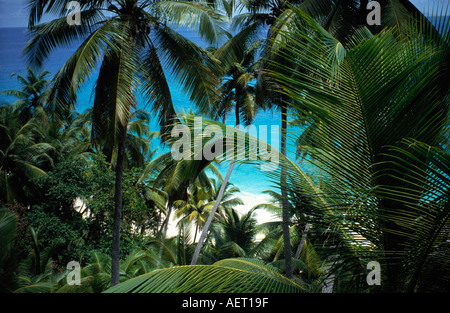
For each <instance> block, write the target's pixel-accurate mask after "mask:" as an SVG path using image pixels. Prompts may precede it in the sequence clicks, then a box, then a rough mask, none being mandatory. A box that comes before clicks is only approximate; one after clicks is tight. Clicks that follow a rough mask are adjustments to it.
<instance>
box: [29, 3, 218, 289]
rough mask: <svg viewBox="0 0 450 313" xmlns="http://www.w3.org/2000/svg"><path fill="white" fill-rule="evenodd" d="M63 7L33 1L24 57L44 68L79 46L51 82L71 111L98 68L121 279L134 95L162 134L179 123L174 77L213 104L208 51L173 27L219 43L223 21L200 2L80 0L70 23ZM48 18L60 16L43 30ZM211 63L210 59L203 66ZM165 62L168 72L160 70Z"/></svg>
mask: <svg viewBox="0 0 450 313" xmlns="http://www.w3.org/2000/svg"><path fill="white" fill-rule="evenodd" d="M65 5H66V2H65V1H30V2H29V9H30V14H29V15H30V23H29V26H30V30H31V33H32V38H31V40H30V41H29V43H28V44H27V46H26V47H25V54H26V56H27V58H28V62H29V63H30V64H31V65H32V66H41V65H42V63H43V61H44V60H45V59H46V58H47V57H48V56H49V54H50V53H51V52H52V51H53V50H54V49H55V48H57V47H59V46H62V45H68V44H70V43H72V42H74V41H75V40H81V41H82V43H81V45H80V46H79V48H78V49H77V50H76V52H75V53H74V54H73V55H72V56H71V57H70V58H69V59H68V60H67V62H66V63H65V64H64V65H63V67H62V68H61V70H60V71H59V72H58V73H57V75H56V77H55V79H54V85H55V88H54V89H53V92H52V93H51V94H50V97H51V99H52V102H55V103H57V104H60V105H65V106H67V105H72V104H73V103H74V101H75V100H76V94H77V92H78V90H79V88H80V87H81V86H82V85H83V84H84V83H85V82H86V81H87V79H88V78H89V77H90V76H91V74H92V73H93V71H94V70H95V69H96V67H97V66H100V67H99V68H100V69H99V75H98V78H97V80H96V87H95V98H94V106H93V127H92V139H93V140H94V141H95V142H101V141H107V142H109V143H110V146H111V147H113V149H112V151H113V157H112V162H113V164H114V165H115V170H116V184H115V188H116V195H115V217H114V226H113V229H114V231H113V233H114V238H113V248H112V258H113V263H112V268H113V270H112V273H113V275H112V280H113V284H116V283H118V281H119V249H120V240H119V234H120V219H121V209H122V208H121V202H122V194H121V189H122V188H121V187H122V172H123V165H124V164H123V163H124V157H125V145H126V129H127V127H128V122H129V119H130V114H131V112H132V111H133V109H134V108H136V105H137V102H136V96H135V95H136V91H137V90H138V89H139V90H141V91H142V92H143V93H144V94H145V95H146V100H147V103H148V104H150V105H152V107H153V111H154V112H155V113H156V114H157V116H158V120H159V123H160V125H161V134H162V135H164V134H166V133H167V131H168V128H167V127H168V125H169V124H171V123H172V119H174V118H175V117H176V114H175V111H174V108H173V105H172V101H171V96H170V90H169V86H168V83H167V80H166V76H167V75H168V74H169V75H173V77H174V78H175V79H176V80H177V81H178V82H179V83H180V84H181V85H182V87H183V89H184V90H185V91H186V92H187V93H188V94H189V96H190V99H191V100H192V101H193V102H194V103H196V104H197V105H198V106H199V107H207V106H208V105H209V104H210V103H212V102H213V101H214V97H215V91H214V86H215V84H216V78H215V75H214V73H213V71H212V70H211V69H210V67H208V66H207V63H209V64H211V63H212V62H211V61H209V60H208V58H206V57H207V55H208V54H207V52H206V51H204V50H203V49H201V48H200V47H198V46H197V45H195V44H194V43H192V42H191V41H189V40H188V39H186V38H184V37H183V36H181V35H180V34H179V33H177V32H176V31H175V30H174V29H173V28H171V27H170V26H169V25H174V26H179V25H187V26H192V27H194V26H195V27H198V30H199V33H200V35H201V36H202V37H204V38H206V39H207V40H209V41H211V42H215V41H217V38H218V36H219V33H220V32H221V25H220V16H219V15H218V14H217V13H216V12H215V11H214V8H213V7H211V6H210V5H208V4H207V3H203V2H194V1H192V2H174V1H155V2H149V1H138V0H120V1H113V2H111V1H81V2H80V6H81V13H80V14H81V16H82V19H83V22H82V23H81V25H79V26H75V27H74V26H71V25H69V24H68V23H67V21H66V19H67V18H66V15H65V11H66V8H65ZM45 12H52V13H54V14H56V15H58V16H59V18H57V19H55V20H53V21H51V22H47V23H42V24H39V25H35V24H36V23H37V22H39V21H40V19H41V18H42V16H43V14H44V13H45ZM205 60H206V61H205ZM163 64H164V66H165V67H166V68H169V70H170V71H171V73H166V72H165V71H164V70H163Z"/></svg>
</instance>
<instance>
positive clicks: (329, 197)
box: [124, 9, 450, 292]
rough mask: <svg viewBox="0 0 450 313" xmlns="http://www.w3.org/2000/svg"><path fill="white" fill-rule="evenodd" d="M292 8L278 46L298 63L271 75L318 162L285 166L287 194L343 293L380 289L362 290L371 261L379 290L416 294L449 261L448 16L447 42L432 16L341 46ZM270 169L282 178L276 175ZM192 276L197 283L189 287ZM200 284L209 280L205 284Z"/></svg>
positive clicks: (170, 276) (169, 276)
mask: <svg viewBox="0 0 450 313" xmlns="http://www.w3.org/2000/svg"><path fill="white" fill-rule="evenodd" d="M293 13H294V14H295V15H296V16H297V17H298V19H297V20H296V22H295V24H294V27H292V28H288V29H286V30H285V31H283V32H281V33H280V34H281V35H282V36H283V40H280V41H279V42H277V44H279V46H280V47H282V48H285V50H279V51H278V52H279V55H280V56H281V57H283V58H286V59H288V61H289V62H291V63H292V64H297V66H296V67H291V68H289V69H290V71H291V72H292V73H293V75H285V73H284V72H283V70H286V68H285V66H284V65H283V64H282V63H275V62H274V63H273V64H272V65H274V68H275V69H276V68H277V67H280V71H275V70H274V71H272V72H271V73H270V74H271V76H272V78H273V79H274V80H275V81H276V82H277V83H278V84H279V86H280V88H282V90H283V92H284V93H286V94H287V95H288V96H289V97H291V98H292V99H293V100H295V101H293V106H294V107H295V109H296V111H294V112H300V113H301V114H305V113H307V114H309V116H310V118H309V125H307V126H308V127H307V128H306V130H305V132H304V134H303V135H302V141H301V142H302V144H303V147H302V149H303V151H304V152H305V153H307V156H308V158H307V160H308V162H309V164H310V165H311V166H313V165H315V167H313V168H311V169H310V170H309V171H308V172H305V171H304V170H302V169H301V168H300V167H299V165H298V164H296V162H293V161H291V160H289V159H286V160H285V164H286V172H287V174H288V175H287V177H286V178H287V189H288V190H292V191H293V194H298V193H299V192H300V193H301V194H302V196H303V197H305V198H306V199H307V200H308V203H309V204H310V205H311V204H312V205H313V206H312V208H311V207H309V208H308V212H305V213H308V214H309V217H310V222H311V223H312V225H313V227H312V231H310V232H309V235H308V237H309V242H312V243H314V245H315V248H316V249H317V251H316V252H317V253H318V255H319V257H320V258H322V259H324V260H327V268H329V269H331V270H332V271H333V273H334V275H335V282H336V284H335V286H337V287H339V288H340V289H339V290H341V291H345V290H347V291H348V290H351V291H355V290H357V291H371V289H372V290H374V289H373V288H374V287H371V286H368V285H367V283H366V276H367V269H366V264H367V263H368V262H369V261H372V260H379V261H383V268H382V272H383V273H384V274H383V275H386V276H383V277H384V278H383V279H385V280H386V283H383V285H382V287H379V288H383V290H387V291H394V290H395V291H404V290H414V288H416V286H421V284H424V283H426V282H427V281H428V282H429V281H430V280H429V278H430V277H431V276H428V275H430V268H432V267H433V264H434V263H432V262H436V261H439V262H441V263H442V262H445V261H444V260H445V257H446V253H445V252H444V253H443V249H444V247H445V245H446V240H448V234H449V228H450V227H449V226H450V225H449V220H450V219H449V218H448V214H449V211H448V196H447V195H448V186H450V184H449V180H448V178H449V177H450V175H449V164H448V160H449V157H448V151H447V150H448V132H447V133H446V130H447V129H448V114H449V113H448V112H449V105H448V90H449V85H448V82H449V78H448V71H445V68H447V66H448V64H447V63H448V60H449V57H448V53H449V46H448V38H447V37H448V29H449V28H448V25H449V19H448V18H443V20H441V22H440V24H438V26H437V27H438V28H437V29H438V30H439V32H440V33H441V35H438V33H439V32H437V33H436V32H434V33H433V32H428V31H427V30H429V29H431V28H430V27H431V25H430V23H429V22H428V21H418V22H417V21H415V22H413V23H411V25H410V26H409V28H408V27H407V28H406V29H407V30H408V31H407V32H406V33H405V32H403V33H399V32H398V29H396V28H394V29H387V30H385V32H383V33H381V34H379V35H373V34H372V33H371V32H370V31H368V29H367V28H361V29H360V30H358V31H356V32H355V33H354V36H353V37H352V38H351V40H350V41H349V43H348V44H347V45H345V46H344V45H343V44H342V43H341V42H339V41H338V40H337V39H336V38H334V37H333V36H331V35H330V34H329V33H328V32H327V31H326V30H324V29H323V27H321V26H320V25H319V24H318V23H317V22H315V21H314V20H313V19H312V18H311V17H309V16H308V15H306V14H305V13H304V12H303V11H300V10H296V9H294V11H293ZM437 15H439V14H437ZM428 36H429V37H428ZM286 51H289V53H287V52H286ZM297 110H298V111H297ZM300 113H299V114H300ZM405 116H406V118H405ZM293 117H294V118H298V117H299V115H294V116H293ZM205 123H206V122H205ZM206 124H211V125H219V123H217V122H208V123H206ZM221 127H222V129H225V126H224V125H222V126H221ZM246 140H249V136H246ZM247 143H248V141H247V142H246V145H247ZM246 148H248V147H247V146H246ZM317 168H320V169H321V171H320V173H319V174H320V175H318V176H319V177H316V176H315V174H317V173H316V172H315V169H317ZM266 174H267V175H268V177H270V178H272V179H273V180H274V181H277V180H278V182H279V177H280V176H279V174H280V170H278V172H277V173H266ZM330 256H332V257H330ZM327 258H328V259H327ZM425 268H426V272H425V270H424V269H425ZM212 270H213V269H212V268H211V271H212ZM214 270H215V268H214ZM188 273H189V274H193V273H194V274H193V275H194V276H193V277H192V276H191V277H190V278H189V279H188V280H186V277H187V276H186V275H187V274H188ZM216 273H217V272H216ZM425 274H426V275H427V277H426V278H424V277H423V275H425ZM154 275H155V279H156V277H157V278H160V277H164V279H165V280H166V281H169V280H170V281H176V280H177V279H181V280H182V282H183V283H184V282H187V284H188V286H189V288H193V289H188V290H197V289H196V288H199V289H200V290H202V289H201V288H202V286H205V285H207V286H211V285H212V284H214V286H217V284H220V283H226V282H227V281H228V280H227V277H223V278H221V279H218V278H217V276H216V275H211V273H209V274H207V270H206V269H205V270H204V271H203V270H200V269H199V268H198V267H191V268H190V269H189V268H183V269H178V268H177V269H173V270H172V271H170V272H169V271H162V272H159V273H154ZM159 275H161V276H159ZM150 276H151V275H149V276H147V277H142V280H139V281H137V280H136V281H135V282H133V283H136V284H137V285H139V284H141V283H144V282H147V278H148V281H152V280H153V277H150ZM198 277H201V278H202V281H207V282H206V283H205V284H204V285H201V284H198V280H197V278H198ZM213 277H214V278H213ZM421 279H423V280H421ZM211 280H214V282H211ZM194 281H196V282H197V283H195V282H194ZM183 283H181V284H182V286H183V287H186V288H187V285H183ZM241 283H244V284H245V279H242V280H239V282H238V284H241ZM135 286H136V285H134V284H131V282H130V285H128V286H127V287H126V288H125V289H124V290H130V289H127V288H128V287H130V288H132V287H135ZM176 286H177V288H178V287H179V286H180V285H176ZM421 287H422V288H424V287H423V286H421ZM147 288H149V289H147ZM153 288H156V284H149V285H147V287H146V288H145V289H142V290H141V291H143V292H145V290H155V289H153ZM235 288H236V289H232V290H242V289H238V288H239V287H237V286H235ZM376 288H377V287H375V289H376ZM444 288H445V287H444ZM177 290H178V289H177Z"/></svg>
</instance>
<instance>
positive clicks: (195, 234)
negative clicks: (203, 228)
mask: <svg viewBox="0 0 450 313" xmlns="http://www.w3.org/2000/svg"><path fill="white" fill-rule="evenodd" d="M197 233H198V225H195V233H194V243H195V241H196V240H197Z"/></svg>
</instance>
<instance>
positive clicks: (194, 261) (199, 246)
mask: <svg viewBox="0 0 450 313" xmlns="http://www.w3.org/2000/svg"><path fill="white" fill-rule="evenodd" d="M235 116H236V127H237V126H239V124H240V123H241V121H240V118H239V106H238V104H237V105H236V108H235ZM234 163H235V160H231V163H230V166H229V167H228V171H227V175H226V176H225V179H224V180H223V181H222V184H221V185H220V189H219V194H218V195H217V199H216V203H214V206H213V208H212V210H211V212H210V213H209V216H208V219H207V220H206V223H205V225H204V227H203V230H202V234H201V235H200V238H199V240H198V243H197V246H196V247H195V251H194V256H193V257H192V261H191V265H195V264H197V260H198V257H199V255H200V251H201V250H202V247H203V242H204V241H205V239H206V234H207V233H208V230H209V227H210V226H211V223H212V220H213V218H214V215H215V214H216V211H217V208H218V207H219V205H220V203H221V202H222V198H223V194H224V192H225V188H226V186H227V185H228V180H229V179H230V176H231V172H233V168H234Z"/></svg>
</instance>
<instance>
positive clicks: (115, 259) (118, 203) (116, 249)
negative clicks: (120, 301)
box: [111, 126, 127, 286]
mask: <svg viewBox="0 0 450 313" xmlns="http://www.w3.org/2000/svg"><path fill="white" fill-rule="evenodd" d="M121 132H122V134H121V138H120V139H121V140H120V142H119V147H118V153H117V163H116V181H115V186H114V188H115V190H114V204H115V209H114V226H113V239H112V252H111V256H112V258H111V286H115V285H117V284H118V283H119V282H120V226H121V222H122V176H123V161H124V156H125V139H126V132H127V127H126V126H125V127H123V129H122V130H121Z"/></svg>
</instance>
